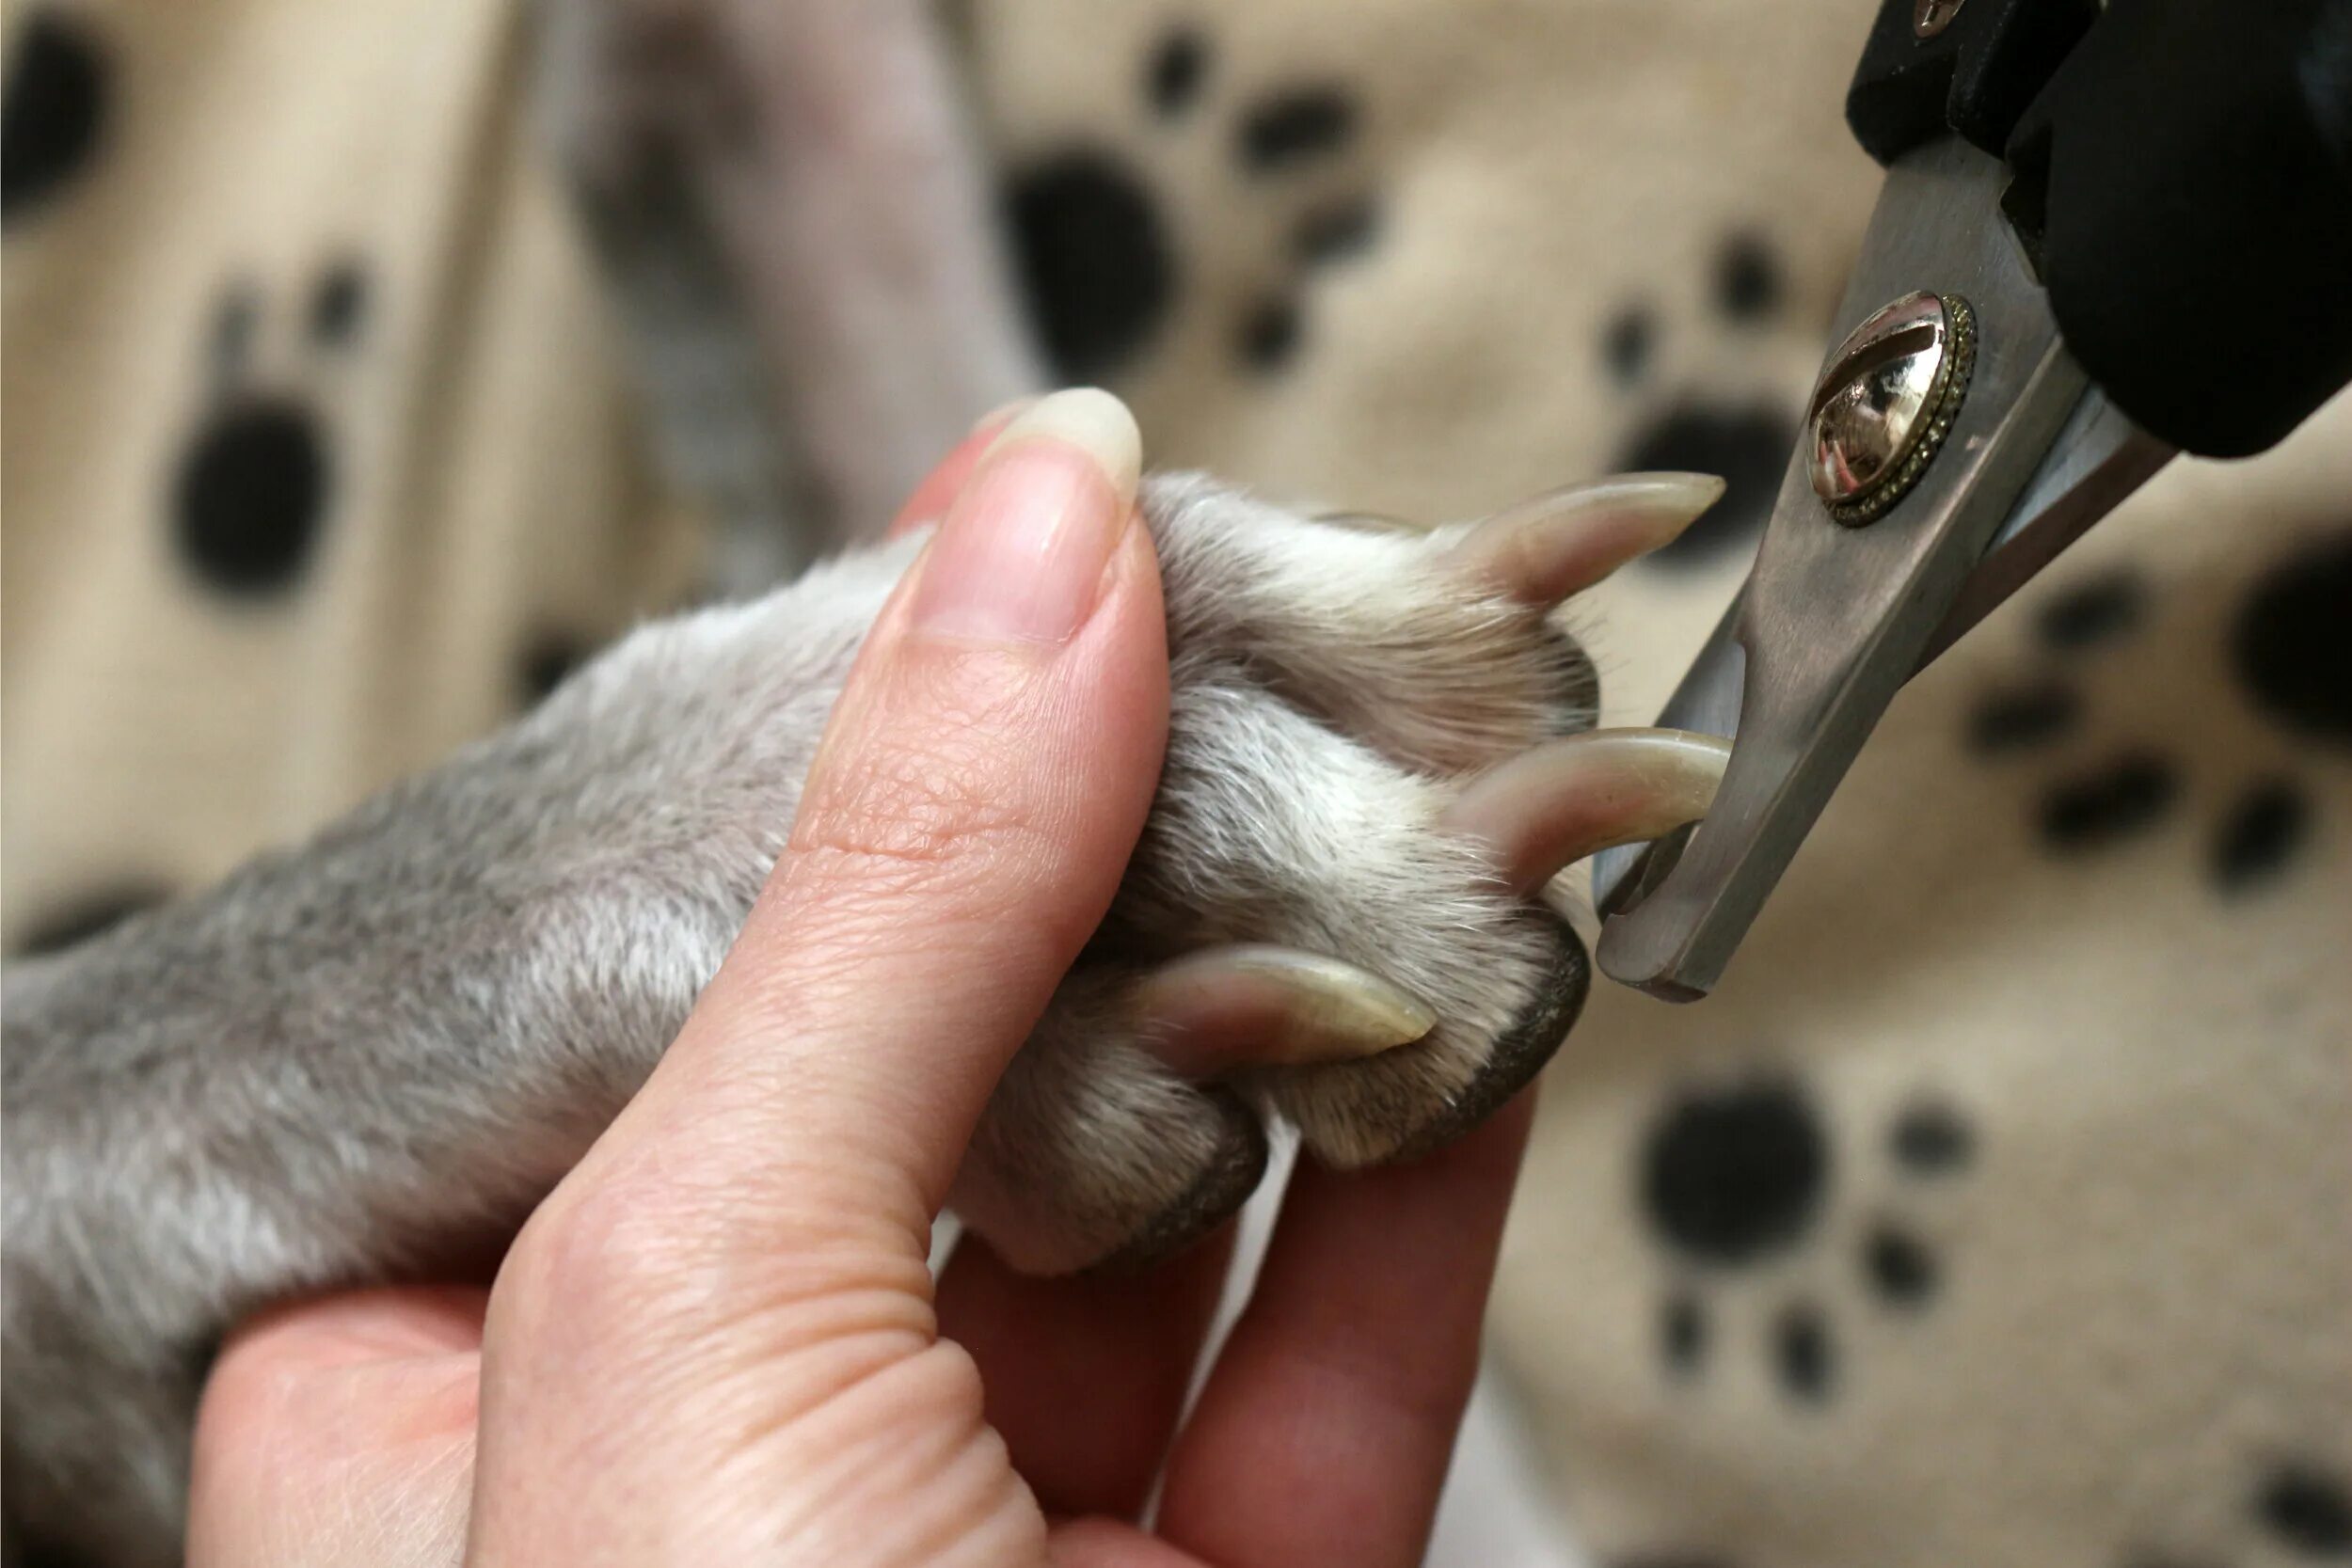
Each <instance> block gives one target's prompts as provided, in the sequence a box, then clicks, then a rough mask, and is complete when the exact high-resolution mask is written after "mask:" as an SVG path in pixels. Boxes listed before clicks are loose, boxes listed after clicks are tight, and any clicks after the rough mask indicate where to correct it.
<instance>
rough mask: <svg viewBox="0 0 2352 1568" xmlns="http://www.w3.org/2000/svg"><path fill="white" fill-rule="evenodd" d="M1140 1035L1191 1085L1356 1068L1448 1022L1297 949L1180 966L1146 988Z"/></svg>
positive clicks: (1229, 950)
mask: <svg viewBox="0 0 2352 1568" xmlns="http://www.w3.org/2000/svg"><path fill="white" fill-rule="evenodd" d="M1135 1004H1136V1009H1137V1022H1138V1024H1139V1029H1138V1033H1139V1035H1140V1037H1141V1038H1142V1040H1143V1042H1144V1043H1145V1045H1146V1047H1147V1048H1148V1049H1149V1050H1150V1051H1151V1052H1152V1054H1153V1055H1155V1056H1157V1057H1159V1058H1160V1059H1161V1060H1162V1061H1164V1062H1166V1063H1167V1064H1168V1066H1169V1067H1171V1068H1173V1069H1175V1070H1177V1071H1178V1072H1180V1073H1183V1074H1184V1075H1185V1076H1187V1077H1208V1076H1212V1075H1214V1074H1216V1073H1218V1072H1222V1071H1225V1070H1227V1069H1232V1068H1238V1067H1275V1066H1285V1065H1296V1064H1302V1063H1309V1062H1342V1061H1354V1060H1356V1059H1357V1058H1359V1057H1362V1056H1375V1055H1378V1054H1379V1053H1381V1052H1383V1051H1388V1050H1391V1049H1392V1048H1394V1047H1396V1046H1400V1045H1408V1044H1410V1043H1412V1042H1413V1041H1414V1040H1417V1039H1419V1038H1421V1037H1422V1036H1423V1035H1425V1034H1427V1033H1429V1031H1430V1029H1431V1028H1433V1027H1434V1026H1435V1025H1436V1023H1437V1022H1438V1015H1437V1014H1435V1013H1433V1012H1431V1011H1430V1010H1429V1009H1428V1008H1427V1007H1425V1006H1422V1004H1421V1003H1419V1002H1417V1001H1415V1000H1414V999H1413V998H1412V997H1410V996H1408V995H1406V993H1405V992H1404V991H1401V990H1397V988H1396V987H1394V986H1392V985H1391V984H1390V983H1389V982H1388V981H1386V980H1383V979H1382V978H1380V976H1378V975H1377V974H1371V973H1370V972H1368V971H1365V970H1361V969H1358V968H1357V967H1356V966H1355V965H1353V964H1347V963H1342V962H1341V961H1340V960H1339V959H1337V958H1324V957H1322V956H1320V955H1318V954H1314V953H1301V952H1298V951H1296V950H1295V949H1293V948H1288V947H1269V946H1260V945H1248V944H1241V945H1235V946H1232V947H1216V948H1211V949H1210V950H1208V951H1207V952H1204V953H1195V954H1192V955H1191V956H1189V957H1186V958H1177V959H1175V960H1174V961H1172V962H1170V963H1168V964H1166V965H1164V966H1162V967H1161V968H1159V969H1157V970H1154V971H1153V972H1152V974H1148V975H1146V976H1145V977H1144V979H1143V980H1142V982H1141V983H1140V984H1139V985H1138V986H1137V987H1136V992H1135Z"/></svg>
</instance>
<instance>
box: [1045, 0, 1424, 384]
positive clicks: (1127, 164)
mask: <svg viewBox="0 0 2352 1568" xmlns="http://www.w3.org/2000/svg"><path fill="white" fill-rule="evenodd" d="M1216 77H1217V61H1216V50H1215V48H1214V46H1213V44H1212V42H1211V40H1209V39H1208V37H1207V36H1206V35H1204V34H1202V33H1201V32H1200V31H1199V30H1197V29H1195V28H1192V27H1189V26H1178V27H1175V28H1172V29H1170V30H1169V31H1168V32H1167V33H1165V34H1164V35H1162V37H1161V38H1160V39H1159V40H1158V41H1157V42H1156V43H1155V44H1154V45H1153V47H1152V50H1151V52H1150V53H1149V55H1147V56H1146V58H1145V59H1144V61H1143V64H1142V68H1141V69H1140V70H1139V71H1137V72H1136V99H1137V102H1138V107H1139V108H1140V109H1141V111H1142V114H1141V116H1140V119H1142V120H1143V122H1144V124H1145V127H1146V133H1145V134H1146V137H1147V141H1146V146H1145V150H1144V151H1145V155H1144V157H1143V158H1142V159H1137V158H1134V157H1129V156H1126V155H1122V154H1120V153H1115V152H1112V151H1110V150H1106V149H1105V148H1104V147H1103V146H1101V145H1099V144H1083V145H1073V146H1066V147H1064V148H1062V149H1060V150H1055V151H1051V152H1048V153H1046V154H1045V155H1043V156H1042V157H1041V158H1039V159H1037V160H1035V161H1034V162H1032V163H1030V164H1028V165H1026V166H1025V167H1023V168H1021V169H1019V170H1017V171H1016V172H1015V173H1014V175H1013V177H1012V179H1011V182H1010V183H1009V188H1008V190H1007V193H1006V199H1005V205H1006V212H1007V214H1008V218H1009V224H1010V228H1011V230H1012V235H1013V242H1014V250H1015V254H1016V257H1017V260H1018V261H1019V265H1020V272H1021V277H1022V282H1023V285H1024V287H1025V292H1026V294H1027V297H1028V300H1029V304H1030V309H1031V313H1032V316H1033V318H1034V319H1035V320H1036V322H1037V323H1038V325H1039V331H1040V334H1041V337H1042V339H1043V341H1044V347H1045V351H1046V354H1047V356H1048V357H1049V358H1050V359H1051V360H1052V361H1053V364H1054V367H1055V370H1056V372H1057V374H1058V375H1060V376H1061V377H1062V378H1063V379H1065V380H1073V381H1087V380H1099V379H1102V378H1104V377H1105V376H1108V375H1111V374H1114V373H1116V372H1119V371H1121V370H1123V369H1125V368H1126V367H1127V366H1128V365H1129V364H1130V363H1132V362H1133V361H1134V360H1135V358H1136V356H1139V355H1141V354H1142V353H1143V352H1144V351H1145V350H1147V349H1148V348H1149V347H1150V346H1151V344H1152V341H1153V340H1154V339H1155V338H1156V337H1157V336H1158V334H1159V332H1160V331H1161V329H1162V328H1163V327H1164V326H1165V325H1166V324H1167V323H1168V320H1169V318H1170V317H1171V316H1172V315H1173V314H1174V311H1175V308H1176V305H1177V296H1178V290H1179V287H1180V284H1181V282H1182V277H1183V269H1182V267H1181V264H1180V259H1179V256H1178V252H1177V245H1176V242H1175V238H1174V236H1175V235H1176V234H1177V233H1178V232H1179V231H1180V230H1181V227H1182V226H1181V225H1180V224H1179V223H1177V222H1175V221H1174V220H1173V218H1172V216H1171V214H1170V210H1169V207H1168V199H1169V198H1168V196H1167V194H1166V193H1165V191H1164V190H1163V189H1162V188H1161V187H1162V186H1163V184H1164V182H1163V181H1161V180H1159V179H1157V178H1155V177H1154V176H1153V175H1152V174H1151V173H1150V172H1149V171H1148V163H1149V159H1150V155H1151V153H1152V150H1154V144H1159V145H1165V144H1166V143H1167V142H1168V140H1170V139H1172V138H1175V137H1179V136H1184V135H1192V134H1195V132H1194V129H1193V127H1194V122H1195V121H1196V120H1201V119H1205V118H1206V117H1208V116H1209V115H1210V113H1211V111H1213V110H1215V111H1218V116H1217V126H1218V128H1217V130H1216V132H1215V133H1214V134H1216V135H1219V136H1220V138H1221V139H1222V141H1223V143H1224V146H1225V155H1224V159H1223V162H1224V165H1225V166H1226V167H1227V169H1228V170H1229V172H1230V174H1231V175H1232V178H1233V179H1234V180H1235V181H1236V182H1240V183H1241V184H1242V185H1243V186H1244V187H1245V192H1246V195H1245V199H1247V200H1251V201H1270V202H1275V203H1279V214H1281V216H1280V221H1278V222H1277V223H1276V224H1275V225H1274V226H1273V227H1274V228H1275V230H1277V231H1278V232H1279V235H1280V236H1281V237H1280V239H1279V242H1278V244H1277V245H1276V246H1275V248H1274V249H1273V251H1272V253H1271V254H1269V255H1267V256H1265V257H1263V258H1262V259H1260V260H1259V261H1257V262H1256V263H1255V264H1254V266H1253V267H1252V269H1251V270H1253V271H1255V272H1258V273H1260V274H1263V275H1264V277H1265V281H1264V282H1263V284H1262V285H1261V286H1260V287H1259V288H1258V289H1257V291H1256V293H1255V297H1254V298H1253V299H1250V300H1249V301H1248V303H1246V304H1244V305H1243V306H1242V307H1241V308H1240V309H1239V311H1238V313H1237V315H1236V316H1235V317H1234V319H1233V321H1232V325H1231V328H1230V333H1231V339H1230V341H1231V344H1232V355H1233V357H1234V359H1235V360H1236V362H1237V363H1238V364H1239V365H1240V366H1241V367H1242V368H1243V369H1244V370H1247V371H1248V372H1253V373H1258V374H1265V373H1270V372H1275V371H1278V370H1280V369H1281V368H1283V367H1284V366H1286V365H1288V364H1290V363H1291V362H1292V361H1293V360H1295V358H1296V357H1297V356H1298V354H1299V352H1300V351H1301V349H1302V347H1303V346H1304V344H1305V342H1306V340H1307V334H1308V319H1309V310H1308V297H1307V296H1308V285H1309V283H1310V282H1311V280H1312V279H1313V278H1314V277H1317V276H1318V275H1320V274H1322V273H1323V272H1325V271H1327V270H1329V269H1330V268H1333V267H1335V266H1337V265H1339V264H1341V263H1343V262H1344V261H1349V260H1351V259H1353V258H1355V257H1358V256H1360V255H1361V254H1363V253H1364V252H1365V251H1366V250H1368V249H1369V248H1370V247H1371V245H1372V244H1373V242H1374V241H1375V238H1376V237H1377V235H1378V231H1379V210H1378V205H1377V203H1376V201H1375V198H1373V197H1372V195H1371V194H1370V193H1369V192H1367V191H1364V190H1362V189H1359V188H1353V187H1351V186H1350V185H1349V183H1348V182H1347V177H1346V175H1345V173H1344V170H1345V169H1346V165H1347V159H1348V155H1349V153H1350V152H1351V150H1353V149H1354V148H1355V147H1356V146H1357V145H1358V143H1359V140H1360V132H1361V121H1362V119H1363V111H1362V107H1361V105H1360V103H1359V100H1358V99H1357V97H1356V96H1355V95H1354V94H1353V93H1352V92H1350V91H1349V90H1348V89H1347V88H1345V87H1343V86H1341V85H1339V84H1337V83H1334V82H1327V81H1305V82H1292V83H1286V84H1276V85H1274V86H1272V87H1267V88H1265V89H1263V90H1262V91H1258V92H1255V93H1252V94H1250V95H1249V96H1248V97H1247V98H1246V99H1244V100H1242V101H1241V102H1239V103H1233V104H1230V105H1227V104H1222V103H1218V102H1217V94H1216V85H1217V83H1216ZM1327 171H1340V173H1339V184H1340V188H1339V189H1337V190H1334V189H1333V188H1332V187H1333V183H1334V181H1333V178H1332V176H1331V174H1330V173H1329V172H1327Z"/></svg>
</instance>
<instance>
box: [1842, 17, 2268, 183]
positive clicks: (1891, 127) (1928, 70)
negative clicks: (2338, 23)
mask: <svg viewBox="0 0 2352 1568" xmlns="http://www.w3.org/2000/svg"><path fill="white" fill-rule="evenodd" d="M2250 3H2253V4H2267V3H2268V0H2250ZM1914 16H1915V0H1885V3H1884V4H1883V5H1882V6H1880V8H1879V14H1878V20H1877V21H1876V22H1875V23H1873V24H1871V27H1870V40H1869V42H1868V43H1867V44H1865V45H1864V46H1863V50H1862V63H1861V64H1860V65H1859V66H1857V67H1856V68H1855V70H1854V76H1853V85H1852V86H1851V87H1848V88H1847V89H1846V123H1847V125H1848V126H1850V127H1851V129H1852V131H1853V135H1854V139H1855V140H1856V141H1858V142H1860V143H1861V144H1862V149H1863V150H1864V151H1866V152H1867V153H1869V154H1870V156H1871V157H1873V158H1876V159H1877V160H1878V161H1879V162H1880V163H1882V164H1891V163H1893V162H1894V161H1895V160H1896V159H1897V158H1899V157H1901V156H1902V155H1903V154H1904V153H1906V152H1908V151H1910V150H1912V149H1913V148H1915V147H1916V146H1918V145H1919V144H1920V143H1921V142H1923V141H1927V140H1929V139H1931V138H1932V137H1935V136H1940V135H1943V134H1944V133H1945V132H1946V131H1947V130H1950V131H1957V132H1959V133H1960V134H1961V135H1963V136H1965V137H1967V138H1968V140H1970V141H1972V142H1974V143H1976V145H1977V146H1979V147H1980V148H1982V149H1984V150H1986V151H1987V152H1991V153H1994V154H1995V155H1997V154H1998V153H1999V152H2000V150H2001V149H2002V148H2003V147H2005V146H2007V145H2008V142H2009V136H2010V128H2011V127H2013V126H2014V125H2015V124H2016V123H2017V119H2018V117H2019V116H2020V115H2022V114H2023V113H2025V110H2026V104H2028V103H2031V102H2033V98H2034V95H2035V94H2036V93H2038V92H2040V91H2041V90H2042V84H2043V83H2044V82H2046V81H2048V80H2049V79H2050V73H2051V72H2052V71H2055V70H2057V69H2058V62H2059V61H2060V60H2062V59H2064V58H2065V57H2066V54H2067V51H2069V50H2071V49H2072V48H2074V44H2075V41H2076V40H2079V39H2080V38H2082V36H2083V34H2084V33H2085V32H2086V31H2088V30H2089V29H2090V24H2092V23H2093V22H2095V21H2096V20H2098V16H2099V5H2098V0H1961V6H1960V8H1959V10H1958V11H1957V12H1955V13H1954V14H1953V15H1952V18H1951V20H1950V22H1949V23H1948V24H1946V26H1945V27H1944V29H1943V31H1941V32H1939V33H1936V34H1934V35H1933V36H1932V37H1929V38H1921V37H1919V36H1918V34H1917V32H1916V30H1915V27H1914V24H1913V21H1914Z"/></svg>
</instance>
